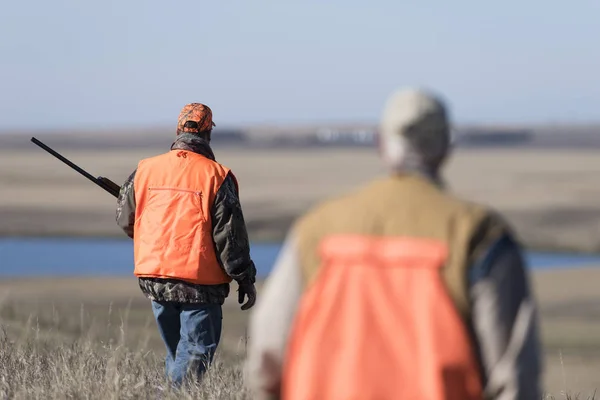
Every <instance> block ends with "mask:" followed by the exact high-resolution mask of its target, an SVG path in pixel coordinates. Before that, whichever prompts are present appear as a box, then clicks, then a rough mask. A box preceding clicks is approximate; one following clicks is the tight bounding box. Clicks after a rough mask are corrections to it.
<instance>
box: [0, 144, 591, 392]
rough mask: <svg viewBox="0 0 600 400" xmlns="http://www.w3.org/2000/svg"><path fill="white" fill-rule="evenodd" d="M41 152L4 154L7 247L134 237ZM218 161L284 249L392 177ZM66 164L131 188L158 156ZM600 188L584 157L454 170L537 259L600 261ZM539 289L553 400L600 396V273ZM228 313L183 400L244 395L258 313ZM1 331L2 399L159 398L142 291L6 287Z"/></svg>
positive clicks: (476, 158) (1, 296) (459, 182)
mask: <svg viewBox="0 0 600 400" xmlns="http://www.w3.org/2000/svg"><path fill="white" fill-rule="evenodd" d="M48 143H49V144H51V142H48ZM32 147H33V148H32V149H31V150H27V151H24V150H12V151H7V150H0V187H1V188H2V196H0V235H89V236H117V237H118V236H121V237H124V236H123V234H122V233H121V232H120V231H119V230H118V228H117V227H116V226H115V224H114V213H115V211H114V207H115V201H114V198H111V196H110V195H109V194H108V193H105V192H103V191H102V190H101V189H99V188H97V187H94V186H93V185H92V184H91V183H90V182H89V181H87V180H86V179H85V178H83V177H81V176H79V175H78V174H76V173H75V172H74V171H72V170H71V169H69V168H68V167H67V166H65V165H63V164H61V163H60V162H59V161H58V160H56V159H54V158H53V157H51V156H50V155H48V154H46V153H44V152H43V151H42V150H41V149H37V148H35V147H34V146H33V145H32ZM57 150H59V151H60V149H58V148H57ZM215 150H216V154H217V158H218V160H219V161H221V162H223V163H224V164H225V165H227V166H229V167H231V168H232V169H233V171H234V172H235V173H236V175H237V176H238V179H239V181H240V186H241V199H242V204H243V207H244V210H245V216H246V220H247V223H248V226H249V230H250V236H251V239H252V240H254V241H259V240H280V239H281V238H282V237H283V236H284V235H285V232H286V230H287V228H288V227H289V225H290V223H291V222H292V221H293V219H294V218H295V217H296V216H297V215H298V214H299V213H301V212H303V211H304V210H306V209H307V208H308V207H310V206H311V205H312V204H314V203H315V202H317V201H319V200H320V199H323V198H325V197H329V196H334V195H337V194H340V193H343V192H345V191H349V190H352V189H353V188H354V187H356V185H359V184H361V183H364V182H367V181H369V180H370V179H372V178H374V177H376V176H380V175H382V174H383V173H384V169H383V168H382V166H381V165H380V163H379V161H378V159H377V156H376V154H375V153H374V151H373V150H372V149H326V150H325V149H322V150H315V149H312V150H308V149H299V150H292V149H277V150H267V149H261V150H257V149H255V150H251V151H243V150H241V149H231V148H223V149H219V148H216V149H215ZM62 153H63V154H64V155H65V156H67V157H69V158H71V159H72V160H73V161H75V162H76V163H79V164H80V165H81V166H83V167H84V168H86V169H87V170H88V171H90V172H91V173H93V174H98V175H103V176H107V177H109V178H111V179H113V180H114V181H115V182H117V183H119V184H120V183H121V182H122V181H123V180H124V179H125V178H126V177H127V175H128V174H129V173H130V172H131V170H132V169H133V168H135V165H136V163H137V160H139V159H140V158H143V157H147V156H150V155H153V154H156V151H152V150H145V151H144V150H138V151H132V150H129V151H110V152H97V151H92V150H86V151H83V150H81V151H63V152H62ZM598 176H600V157H598V151H597V150H581V149H580V150H566V149H553V150H549V149H547V150H543V151H542V150H535V149H502V150H475V149H472V150H466V149H465V150H460V151H457V152H456V154H454V155H453V157H452V158H451V159H450V162H449V163H448V165H447V168H446V170H445V178H446V180H447V182H448V184H449V187H450V188H451V190H453V191H454V192H455V193H457V194H458V195H460V196H462V197H466V198H469V199H472V200H475V201H479V202H482V203H484V204H488V205H490V206H493V207H495V208H497V209H499V210H500V211H502V212H503V213H504V214H505V215H506V216H507V217H508V219H509V221H510V222H511V223H512V224H513V225H514V226H515V228H516V230H517V232H518V234H519V236H520V237H521V239H522V240H523V241H524V243H525V244H526V245H528V246H529V247H534V248H546V249H569V250H575V251H594V252H599V251H600V212H599V211H600V206H599V205H598V204H600V185H599V184H598V183H600V182H599V180H598ZM533 280H534V286H535V290H536V294H537V296H538V299H539V303H540V307H541V322H542V336H543V340H544V349H545V368H546V373H545V377H544V382H545V389H546V390H547V392H548V393H552V394H554V395H555V396H556V397H557V398H561V397H562V394H561V393H562V391H564V390H567V391H570V392H572V393H574V394H577V393H581V394H582V395H587V394H590V393H592V392H593V390H594V389H596V388H598V387H600V373H599V372H598V371H599V370H600V294H599V293H600V291H599V290H598V283H597V282H599V281H600V268H597V269H595V268H589V269H578V270H557V271H545V272H535V273H534V274H533ZM230 300H231V301H230V302H228V303H227V304H226V307H225V310H226V311H225V321H224V336H223V341H222V345H221V350H220V357H219V359H220V360H221V363H220V366H219V368H218V370H215V371H216V372H218V373H214V374H213V375H211V378H210V379H209V380H207V381H206V383H204V384H203V386H202V387H201V388H196V389H195V391H193V392H190V393H191V394H190V393H188V395H186V396H188V397H186V396H183V398H193V397H194V396H195V397H196V398H197V397H202V398H215V399H216V398H244V396H245V392H244V390H243V386H242V383H243V382H242V378H241V370H240V365H241V362H242V360H243V357H244V344H245V326H246V322H247V317H248V314H247V313H246V314H244V313H242V312H241V311H240V310H239V306H238V305H237V304H236V303H235V302H234V301H233V298H230ZM0 327H1V328H2V329H0V398H21V399H30V398H68V397H69V396H71V397H70V398H86V397H87V398H148V397H153V396H154V395H155V394H156V391H157V390H160V387H161V385H162V372H163V371H162V355H163V354H164V350H163V345H162V342H161V341H160V338H159V337H158V334H157V332H156V328H155V325H154V321H153V319H152V314H151V311H150V308H149V305H148V302H147V301H146V300H145V299H144V298H143V297H142V296H141V294H140V292H139V289H138V288H137V285H136V283H135V280H133V279H126V278H111V279H108V278H102V279H91V278H90V279H77V278H72V279H44V280H43V281H42V280H25V279H23V280H19V279H11V280H1V281H0ZM3 331H5V333H6V337H7V339H3ZM250 340H251V338H250ZM73 343H76V344H77V345H74V346H73V345H72V344H73ZM115 365H116V367H115ZM44 368H45V369H44ZM48 368H49V369H48ZM46 370H48V371H52V372H51V373H45V372H43V371H46ZM78 370H81V371H83V372H80V373H77V372H76V371H78ZM97 375H98V376H99V377H97ZM42 378H43V379H42ZM65 393H67V394H65ZM178 398H181V396H180V397H178ZM582 398H586V397H582Z"/></svg>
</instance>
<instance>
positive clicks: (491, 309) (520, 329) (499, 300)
mask: <svg viewBox="0 0 600 400" xmlns="http://www.w3.org/2000/svg"><path fill="white" fill-rule="evenodd" d="M469 282H470V291H469V296H470V301H471V306H472V308H471V309H472V315H471V318H472V321H471V325H472V328H473V331H474V334H475V339H476V340H475V342H476V343H477V348H478V354H479V357H480V364H481V367H482V369H483V371H482V372H483V375H484V385H485V386H484V387H485V393H486V398H489V399H494V400H517V399H539V398H541V392H540V378H541V374H542V371H541V369H542V367H541V359H540V357H541V355H540V350H541V349H540V342H539V337H538V322H537V315H536V314H537V311H536V305H535V301H534V297H533V294H532V292H531V289H530V285H529V281H528V276H527V271H526V268H525V263H524V260H523V256H522V254H521V249H520V247H519V245H518V244H517V243H516V242H515V241H514V240H513V239H512V237H511V236H510V235H505V236H503V237H501V238H500V239H498V240H497V241H496V242H495V243H493V244H492V245H491V246H490V247H489V248H488V249H487V250H486V251H485V252H484V253H483V256H482V257H481V258H480V260H479V261H478V262H476V263H475V265H474V266H473V267H472V268H471V269H470V276H469Z"/></svg>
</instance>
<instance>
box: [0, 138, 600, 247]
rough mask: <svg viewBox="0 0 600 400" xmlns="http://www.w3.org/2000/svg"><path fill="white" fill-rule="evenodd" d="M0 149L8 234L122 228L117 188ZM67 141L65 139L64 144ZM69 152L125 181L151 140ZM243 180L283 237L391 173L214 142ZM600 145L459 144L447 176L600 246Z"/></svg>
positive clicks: (560, 242)
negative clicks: (324, 202) (340, 197)
mask: <svg viewBox="0 0 600 400" xmlns="http://www.w3.org/2000/svg"><path fill="white" fill-rule="evenodd" d="M31 146H32V149H31V150H27V151H23V150H12V151H7V150H4V151H2V150H0V187H2V196H0V234H5V235H6V234H12V235H55V234H60V235H102V236H122V233H121V232H120V231H119V230H118V228H117V227H116V226H115V224H114V213H115V212H114V207H115V201H114V198H111V196H110V195H109V194H108V193H106V192H104V191H102V190H101V189H100V188H97V187H95V186H94V185H93V184H92V183H91V182H89V181H88V180H86V179H85V178H83V177H82V176H80V175H78V174H77V173H76V172H74V171H73V170H71V169H70V168H68V167H67V166H66V165H63V164H62V163H60V162H59V161H58V160H56V159H54V158H53V157H52V156H50V155H49V154H46V153H45V152H44V151H42V150H41V149H38V148H36V147H35V146H34V145H33V144H32V145H31ZM57 150H59V151H60V149H57ZM63 154H64V155H65V156H67V157H69V158H71V159H72V160H73V161H74V162H76V163H79V164H80V165H81V166H83V167H84V168H86V169H87V170H88V171H90V172H91V173H93V174H97V175H103V176H107V177H109V178H111V179H113V180H114V181H115V182H117V183H119V184H120V183H121V182H122V181H123V180H124V179H125V178H126V177H127V175H128V174H129V173H130V171H131V170H133V168H135V166H136V163H137V160H139V159H140V158H143V157H147V156H150V155H153V154H156V151H152V150H145V151H144V150H139V151H132V150H130V151H121V152H119V151H110V152H97V151H92V150H86V151H83V150H81V151H70V152H63ZM216 154H217V158H218V160H219V161H221V162H222V163H224V164H225V165H227V166H229V167H231V168H232V169H233V171H234V172H235V173H236V174H237V176H238V178H239V181H240V185H241V199H242V204H243V207H244V210H245V216H246V219H247V222H248V226H249V229H250V235H251V239H253V240H255V241H256V240H280V239H281V238H282V237H283V236H284V234H285V231H286V229H287V228H288V227H289V224H290V223H291V222H292V221H293V219H294V218H295V217H296V216H297V215H298V214H299V213H301V212H303V211H304V210H306V209H307V208H308V207H310V206H311V205H312V204H314V203H315V202H317V201H319V200H320V199H323V198H325V197H329V196H334V195H337V194H340V193H343V192H345V191H348V190H351V189H352V188H354V187H355V186H356V185H359V184H361V183H364V182H367V181H368V180H370V179H372V178H374V177H376V176H380V175H382V174H383V173H384V169H383V168H382V167H381V165H380V163H379V160H378V158H377V156H376V154H375V152H374V150H373V149H341V148H340V149H322V150H318V149H317V150H315V149H297V150H294V149H276V150H275V149H271V150H269V149H253V150H249V151H244V150H241V149H232V148H223V149H219V148H217V149H216ZM598 155H599V152H598V151H597V150H581V149H579V150H575V149H572V150H567V149H553V150H549V149H547V150H535V149H499V150H479V149H472V150H466V149H463V150H460V151H457V152H456V153H455V154H454V155H453V157H452V158H451V159H450V161H449V163H448V165H447V168H446V170H445V177H446V180H447V182H448V184H449V186H450V188H451V189H452V190H453V191H454V192H456V193H457V194H458V195H460V196H463V197H466V198H469V199H472V200H475V201H479V202H482V203H484V204H488V205H491V206H493V207H497V208H498V209H499V210H501V211H502V212H504V213H505V214H506V215H507V216H508V218H509V220H510V221H511V222H512V223H513V225H514V226H515V227H516V229H517V232H518V233H519V235H520V236H521V238H522V239H523V240H524V242H525V243H526V244H527V245H529V246H531V247H537V248H563V249H571V250H577V251H600V212H599V211H600V206H599V204H600V185H599V183H600V181H599V179H598V177H599V176H600V157H598Z"/></svg>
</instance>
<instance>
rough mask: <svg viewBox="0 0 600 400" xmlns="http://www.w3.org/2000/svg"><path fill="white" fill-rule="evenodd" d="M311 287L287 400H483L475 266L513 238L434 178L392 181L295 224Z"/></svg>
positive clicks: (294, 340) (288, 365)
mask: <svg viewBox="0 0 600 400" xmlns="http://www.w3.org/2000/svg"><path fill="white" fill-rule="evenodd" d="M294 229H295V233H296V235H297V238H298V243H299V254H300V255H301V265H302V269H303V275H304V278H305V283H306V289H305V293H304V295H303V297H302V299H301V302H300V305H299V309H298V312H297V315H296V319H295V321H294V324H293V328H292V331H291V334H290V340H289V347H288V350H287V357H286V362H285V365H284V378H283V385H282V393H283V398H284V399H286V400H287V399H313V398H314V399H317V398H318V399H322V400H328V399H365V400H367V399H400V398H402V399H404V398H406V399H428V400H429V399H430V400H447V399H464V400H471V399H473V400H475V399H480V398H481V397H482V388H481V378H480V372H479V371H480V370H479V365H478V362H477V359H476V355H475V354H474V351H473V346H472V343H471V337H470V334H469V328H468V326H467V324H465V321H466V320H467V319H468V316H469V313H470V310H469V306H468V295H467V268H468V266H469V265H471V263H472V262H473V259H474V257H476V256H477V255H478V253H479V252H480V250H481V248H483V247H485V245H486V244H488V243H491V241H493V240H494V239H495V238H497V237H499V235H501V234H502V233H503V232H504V231H505V225H504V224H503V223H502V221H501V220H500V219H499V218H496V217H495V216H492V215H491V214H490V213H489V212H487V211H486V210H485V209H484V208H482V207H479V206H476V205H474V204H469V203H467V202H464V201H460V200H458V199H455V198H453V197H452V196H450V195H448V194H447V193H445V192H444V191H442V190H440V189H439V188H437V187H436V186H434V185H433V184H432V183H430V182H429V181H427V180H425V179H424V178H420V177H416V176H402V177H393V178H387V179H382V180H379V181H376V182H374V183H372V184H370V185H368V186H367V187H365V188H362V189H361V190H359V191H357V192H356V193H353V194H351V195H349V196H346V197H344V198H342V199H338V200H333V201H330V202H327V203H326V204H324V205H322V206H320V207H318V208H317V209H315V210H313V211H312V212H310V213H309V214H308V215H307V216H305V217H304V218H302V219H301V220H300V221H299V222H298V223H297V224H296V226H295V228H294Z"/></svg>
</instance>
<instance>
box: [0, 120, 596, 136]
mask: <svg viewBox="0 0 600 400" xmlns="http://www.w3.org/2000/svg"><path fill="white" fill-rule="evenodd" d="M378 125H379V123H377V122H366V121H345V122H343V121H338V122H336V121H330V122H325V121H323V122H318V121H315V122H309V123H301V122H288V123H284V122H264V123H240V124H222V125H217V126H216V127H215V131H217V130H221V129H224V130H229V129H231V130H249V131H254V132H256V131H259V130H274V129H283V130H306V129H351V128H352V129H360V128H363V129H369V128H370V129H376V128H377V127H378ZM453 127H454V128H455V129H509V130H513V129H535V128H600V120H597V121H587V122H523V123H516V122H515V123H501V122H475V121H473V122H462V123H454V124H453ZM168 130H173V131H175V127H174V124H161V123H157V124H153V125H144V124H119V125H113V126H105V125H97V126H95V127H82V126H71V127H48V128H30V129H25V128H9V127H7V128H2V127H0V135H21V134H23V135H25V134H36V135H39V134H42V135H44V134H75V133H77V134H94V133H99V132H106V133H111V132H112V133H119V132H125V131H130V132H132V133H134V132H140V133H141V132H144V131H148V132H157V131H168Z"/></svg>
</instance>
